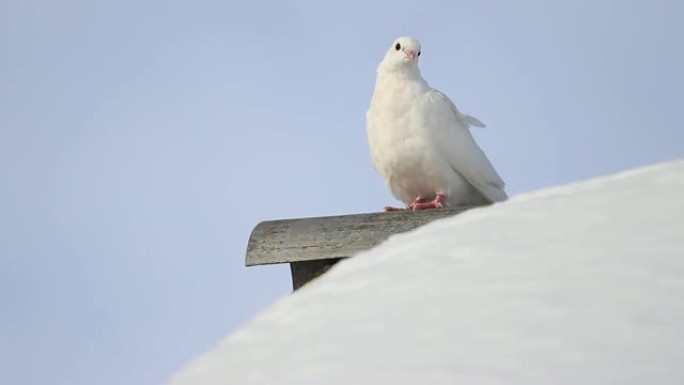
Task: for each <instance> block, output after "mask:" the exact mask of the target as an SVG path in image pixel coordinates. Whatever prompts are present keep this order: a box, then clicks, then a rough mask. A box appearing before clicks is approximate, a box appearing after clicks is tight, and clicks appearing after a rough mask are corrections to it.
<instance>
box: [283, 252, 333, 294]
mask: <svg viewBox="0 0 684 385" xmlns="http://www.w3.org/2000/svg"><path fill="white" fill-rule="evenodd" d="M341 260H342V258H332V259H319V260H316V261H301V262H292V263H290V270H291V271H292V290H293V291H294V290H297V289H299V288H300V287H302V286H304V285H305V284H306V283H308V282H309V281H311V280H312V279H314V278H316V277H319V276H321V275H323V273H325V272H326V271H328V270H329V269H330V268H331V267H333V265H335V264H336V263H337V262H339V261H341Z"/></svg>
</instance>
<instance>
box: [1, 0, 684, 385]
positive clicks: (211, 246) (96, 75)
mask: <svg viewBox="0 0 684 385" xmlns="http://www.w3.org/2000/svg"><path fill="white" fill-rule="evenodd" d="M418 3H419V2H415V1H413V2H410V1H376V2H369V1H364V2H353V1H352V2H349V1H345V2H338V3H335V4H332V3H331V2H322V1H321V2H314V1H294V2H288V1H283V2H275V1H273V2H230V1H206V0H199V1H185V2H180V1H161V0H160V1H132V0H118V1H107V2H102V1H90V0H82V1H76V0H66V1H60V2H55V1H37V0H5V1H3V2H2V3H0V55H1V57H0V58H1V60H0V175H1V176H2V179H1V185H0V309H1V310H0V383H2V384H36V385H38V384H41V385H42V384H53V385H59V384H69V385H81V384H82V385H86V384H87V385H92V384H98V385H109V384H112V385H114V384H117V385H118V384H127V385H143V384H151V385H156V384H161V383H163V382H164V381H165V380H166V379H167V378H168V376H169V375H170V374H171V373H172V372H174V371H175V370H176V369H178V368H180V367H181V366H183V365H184V364H186V363H187V362H188V361H189V360H191V359H193V358H195V357H196V356H197V355H199V354H200V353H202V352H204V351H206V350H208V349H209V348H211V347H212V346H214V345H215V344H217V343H218V342H219V341H220V340H221V339H222V338H223V337H224V336H225V335H227V334H228V333H230V332H231V331H233V330H235V328H237V327H238V326H239V325H241V324H244V323H245V322H246V321H248V320H249V319H250V318H251V317H252V316H253V315H254V314H255V313H256V312H257V311H259V309H262V308H263V307H265V306H267V305H268V304H270V303H272V302H274V301H275V300H276V299H277V298H278V297H279V296H282V295H285V294H286V293H287V292H288V291H289V289H290V281H289V270H288V268H287V267H285V266H277V267H258V268H250V269H246V268H244V267H243V264H244V251H245V247H246V242H247V238H248V236H249V233H250V231H251V230H252V228H253V227H254V226H255V225H256V224H257V223H258V222H259V221H261V220H265V219H275V218H285V217H306V216H319V215H334V214H345V213H356V212H369V211H376V210H378V209H380V208H381V207H382V206H384V205H386V204H390V203H395V202H394V201H393V200H392V198H391V196H390V194H389V193H388V191H387V189H386V188H385V186H384V184H383V182H382V181H381V179H380V178H379V177H378V176H377V175H376V174H375V172H374V170H373V169H372V166H371V163H370V159H369V155H368V150H367V145H366V138H365V126H364V113H365V110H366V108H367V105H368V102H369V99H370V94H371V91H372V87H373V81H374V75H375V73H374V72H375V67H376V65H377V63H378V61H379V60H380V59H381V58H382V56H383V55H384V53H385V50H386V49H387V47H389V45H390V44H391V42H392V40H393V39H394V38H395V37H397V36H400V35H412V36H415V37H417V38H418V39H420V40H421V42H422V44H423V53H422V55H421V67H422V71H423V75H424V76H425V77H426V78H427V80H428V81H429V82H430V83H431V84H432V85H433V86H435V87H437V88H439V89H441V90H442V91H444V92H445V93H447V94H448V95H449V96H450V97H451V98H452V100H454V102H455V103H456V104H457V105H458V106H459V107H460V108H461V110H463V111H464V112H467V113H469V114H472V115H474V116H476V117H478V118H479V119H481V120H482V121H484V122H485V123H486V124H487V125H488V128H486V129H484V130H481V129H478V130H476V131H475V136H476V138H477V140H478V141H479V143H480V145H481V146H482V147H483V148H484V150H485V151H486V152H487V154H488V156H489V157H490V159H491V160H492V161H493V163H494V165H495V166H496V167H497V169H498V170H499V172H500V174H501V175H502V176H503V178H504V179H505V180H506V181H507V183H508V188H507V190H508V192H509V194H510V195H517V194H520V193H522V192H526V191H531V190H535V189H538V188H542V187H546V186H551V185H556V184H562V183H567V182H571V181H576V180H580V179H585V178H589V177H593V176H597V175H601V174H606V173H612V172H615V171H618V170H623V169H627V168H632V167H635V166H640V165H645V164H650V163H653V162H659V161H663V160H669V159H675V158H679V157H682V156H684V133H683V132H682V125H681V122H680V115H681V109H682V106H684V92H683V91H682V90H683V88H684V75H683V71H682V68H684V54H683V52H682V46H683V44H684V43H683V42H682V38H683V37H684V3H682V2H681V1H675V0H671V1H666V0H651V1H597V0H593V1H588V0H587V1H584V0H583V1H564V2H549V1H541V0H540V1H516V2H512V1H503V0H502V1H469V2H462V1H424V2H420V4H421V5H417V4H418ZM635 204H648V202H635ZM264 367H265V368H267V367H268V363H264Z"/></svg>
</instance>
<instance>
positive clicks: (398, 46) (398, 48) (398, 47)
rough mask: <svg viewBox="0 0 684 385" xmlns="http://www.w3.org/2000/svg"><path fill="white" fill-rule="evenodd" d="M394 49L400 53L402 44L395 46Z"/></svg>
mask: <svg viewBox="0 0 684 385" xmlns="http://www.w3.org/2000/svg"><path fill="white" fill-rule="evenodd" d="M394 49H396V50H397V51H399V50H400V49H401V44H399V43H397V45H395V46H394Z"/></svg>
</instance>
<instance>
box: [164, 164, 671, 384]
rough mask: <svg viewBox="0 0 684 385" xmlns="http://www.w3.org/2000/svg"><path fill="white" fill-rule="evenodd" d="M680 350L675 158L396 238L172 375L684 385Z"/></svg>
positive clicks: (262, 380)
mask: <svg viewBox="0 0 684 385" xmlns="http://www.w3.org/2000/svg"><path fill="white" fill-rule="evenodd" d="M682 358H684V161H676V162H672V163H667V164H661V165H656V166H652V167H649V168H645V169H639V170H635V171H629V172H625V173H621V174H617V175H614V176H609V177H603V178H599V179H595V180H591V181H587V182H583V183H577V184H573V185H569V186H565V187H559V188H553V189H549V190H544V191H540V192H536V193H531V194H526V195H522V196H519V197H517V198H514V199H511V200H509V201H508V202H505V203H502V204H496V205H493V206H490V207H486V208H481V209H473V210H471V211H468V212H466V213H464V214H460V215H458V216H456V217H453V218H448V219H445V220H440V221H437V222H434V223H432V224H429V225H427V226H424V227H422V228H420V229H418V230H416V231H412V232H410V233H406V234H401V235H398V236H394V237H392V238H390V239H389V240H388V241H387V242H385V243H383V244H382V245H380V246H378V247H376V248H374V249H372V250H370V251H368V252H364V253H361V254H359V255H358V256H356V257H355V258H352V259H349V260H346V261H342V262H341V263H339V264H338V265H337V266H336V267H335V268H333V269H332V270H331V271H330V272H329V273H327V274H326V275H325V276H323V277H321V278H319V279H317V280H315V281H313V282H312V283H310V284H309V285H307V286H305V287H304V288H302V289H301V290H299V291H298V292H296V293H294V294H292V295H290V296H288V297H286V298H283V299H282V300H281V301H279V302H278V303H276V304H275V305H274V306H272V307H270V308H269V309H266V310H265V311H263V312H262V313H261V314H260V315H259V316H257V317H256V318H255V319H254V320H253V321H252V322H250V323H249V324H248V325H246V326H245V327H244V328H242V329H241V330H239V331H237V332H236V333H234V334H233V335H231V336H230V337H229V338H228V339H227V340H226V341H225V342H223V343H222V344H221V345H220V346H218V347H217V348H216V349H215V350H214V351H211V352H209V353H208V354H206V355H204V356H203V357H200V358H199V359H197V360H196V361H195V362H193V363H191V364H190V365H189V366H188V367H187V368H185V369H184V370H182V371H180V372H179V373H178V374H176V375H175V376H174V377H173V379H172V380H171V384H173V385H191V384H192V385H205V384H206V385H209V384H240V385H247V384H293V385H294V384H296V385H305V384H344V385H350V384H373V385H376V384H545V385H548V384H573V385H576V384H583V385H587V384H622V385H624V384H683V383H684V365H682Z"/></svg>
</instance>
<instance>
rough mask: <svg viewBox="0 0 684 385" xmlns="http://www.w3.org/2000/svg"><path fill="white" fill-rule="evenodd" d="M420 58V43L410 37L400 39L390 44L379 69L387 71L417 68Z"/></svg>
mask: <svg viewBox="0 0 684 385" xmlns="http://www.w3.org/2000/svg"><path fill="white" fill-rule="evenodd" d="M419 56H420V42H419V41H418V40H416V39H414V38H412V37H400V38H398V39H396V40H394V42H393V43H392V45H391V46H390V48H389V50H388V51H387V54H386V55H385V58H384V59H383V60H382V63H380V66H381V67H384V68H386V69H388V70H397V69H401V68H417V67H418V57H419Z"/></svg>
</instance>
